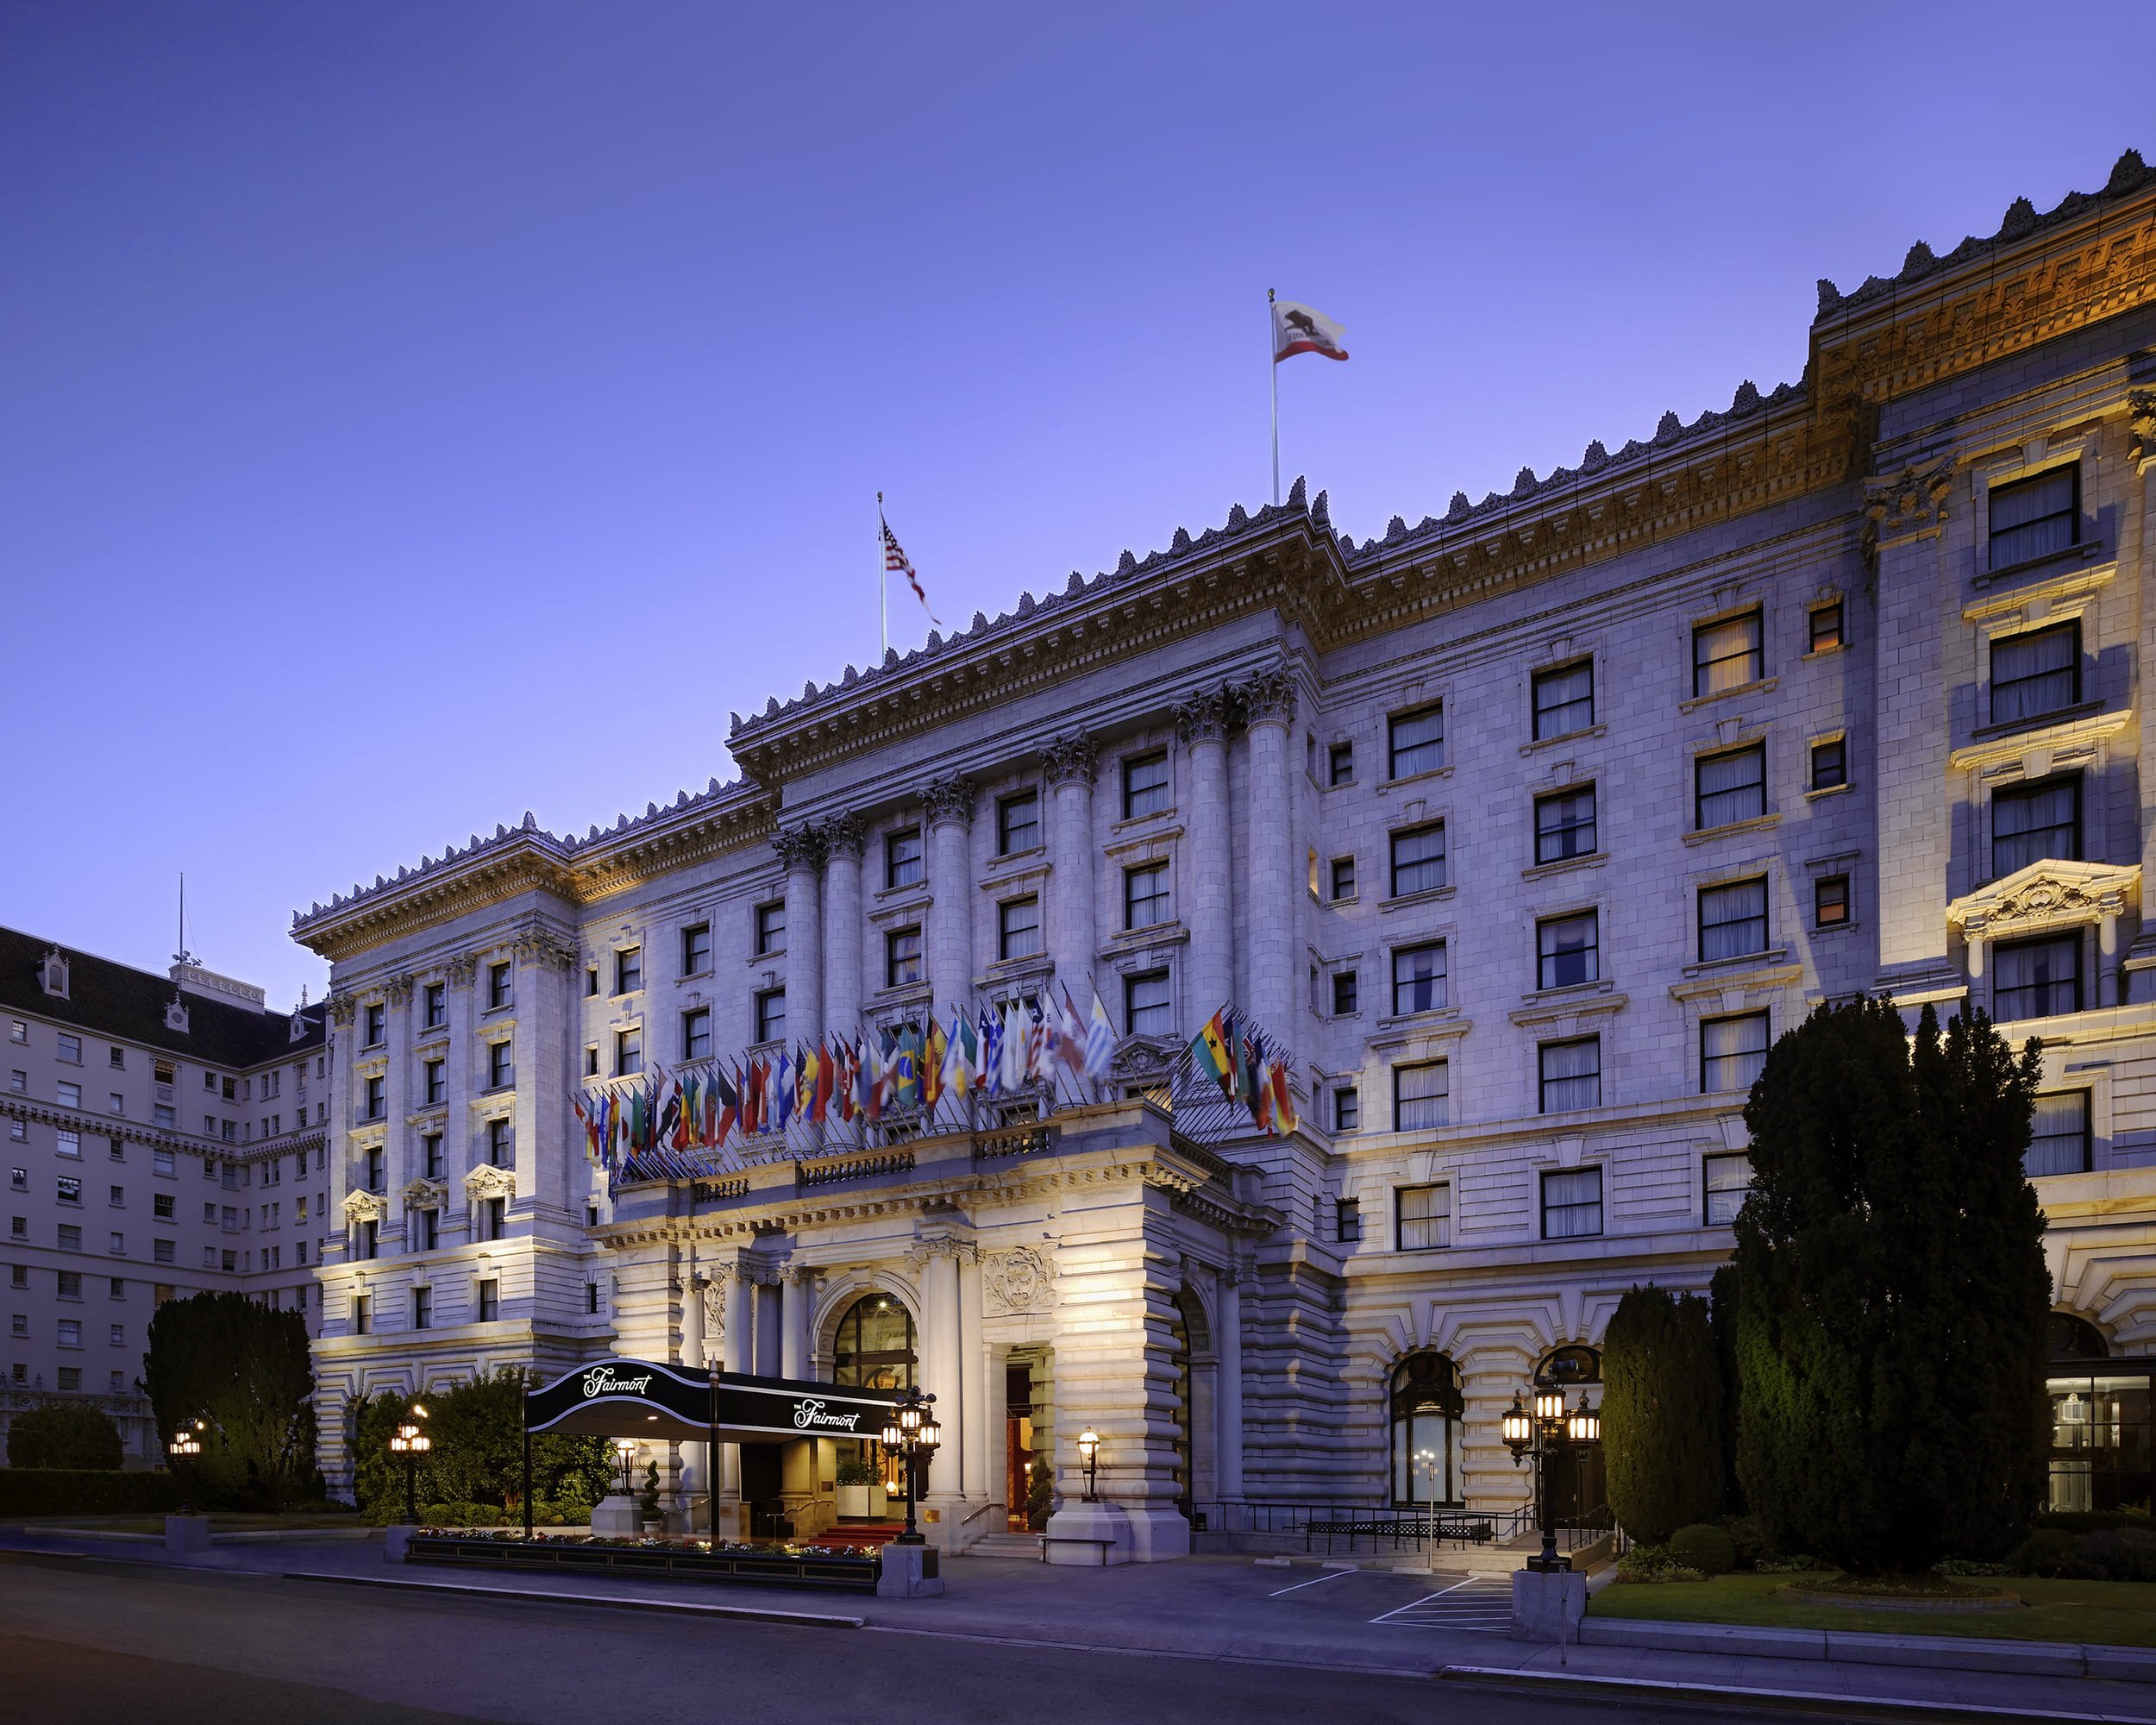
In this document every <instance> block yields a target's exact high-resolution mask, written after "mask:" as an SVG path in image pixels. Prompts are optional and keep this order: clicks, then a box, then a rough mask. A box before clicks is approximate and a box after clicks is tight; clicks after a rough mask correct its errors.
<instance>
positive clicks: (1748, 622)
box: [1692, 611, 1765, 698]
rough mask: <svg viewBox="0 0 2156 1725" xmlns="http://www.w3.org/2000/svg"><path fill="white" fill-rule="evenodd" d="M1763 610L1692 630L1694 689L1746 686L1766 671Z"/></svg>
mask: <svg viewBox="0 0 2156 1725" xmlns="http://www.w3.org/2000/svg"><path fill="white" fill-rule="evenodd" d="M1761 635H1762V630H1761V624H1760V617H1759V613H1758V612H1756V611H1748V612H1745V614H1744V615H1743V616H1742V617H1726V618H1723V619H1722V620H1721V621H1720V623H1702V624H1700V625H1699V626H1698V627H1697V628H1696V629H1695V630H1693V631H1692V693H1693V695H1694V697H1695V698H1696V697H1698V696H1700V695H1714V694H1720V693H1721V692H1722V691H1723V690H1724V689H1736V688H1742V687H1744V686H1745V684H1746V683H1756V682H1758V681H1759V680H1760V678H1761V677H1762V676H1763V675H1764V664H1765V657H1764V650H1763V648H1762V643H1761Z"/></svg>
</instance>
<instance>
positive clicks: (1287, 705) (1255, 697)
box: [1235, 664, 1296, 725]
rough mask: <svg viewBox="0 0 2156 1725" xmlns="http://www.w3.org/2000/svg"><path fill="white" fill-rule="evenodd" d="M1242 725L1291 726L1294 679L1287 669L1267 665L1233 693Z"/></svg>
mask: <svg viewBox="0 0 2156 1725" xmlns="http://www.w3.org/2000/svg"><path fill="white" fill-rule="evenodd" d="M1235 693H1236V697H1237V701H1238V705H1239V706H1241V708H1242V710H1243V722H1244V724H1279V725H1288V724H1294V721H1295V699H1296V696H1295V676H1294V672H1292V671H1290V670H1289V669H1288V667H1287V666H1286V665H1284V664H1282V665H1269V666H1267V667H1266V668H1264V669H1263V670H1262V671H1260V672H1258V673H1257V675H1255V676H1253V677H1251V678H1250V680H1249V681H1247V682H1244V683H1243V684H1242V685H1241V686H1239V687H1238V688H1237V689H1236V691H1235Z"/></svg>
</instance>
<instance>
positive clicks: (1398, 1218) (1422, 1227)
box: [1393, 1182, 1452, 1251]
mask: <svg viewBox="0 0 2156 1725" xmlns="http://www.w3.org/2000/svg"><path fill="white" fill-rule="evenodd" d="M1393 1226H1394V1231H1395V1240H1396V1242H1397V1246H1396V1249H1397V1250H1399V1251H1438V1250H1440V1249H1441V1248H1443V1247H1445V1246H1449V1245H1451V1244H1452V1188H1451V1185H1450V1184H1449V1183H1447V1182H1438V1184H1436V1185H1433V1186H1396V1187H1395V1188H1394V1189H1393Z"/></svg>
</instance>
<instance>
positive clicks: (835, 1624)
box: [278, 1569, 868, 1629]
mask: <svg viewBox="0 0 2156 1725" xmlns="http://www.w3.org/2000/svg"><path fill="white" fill-rule="evenodd" d="M278 1578H279V1580H281V1581H327V1582H334V1583H335V1584H338V1585H340V1586H343V1587H386V1588H392V1589H395V1590H398V1591H400V1592H405V1593H437V1594H439V1593H449V1594H455V1595H458V1596H461V1597H464V1598H467V1599H514V1600H517V1601H520V1602H522V1603H526V1604H532V1603H536V1604H541V1605H603V1606H607V1607H611V1609H614V1610H617V1611H661V1612H666V1613H668V1614H671V1615H676V1616H686V1617H730V1618H736V1619H743V1620H746V1621H748V1622H753V1623H791V1624H793V1625H794V1626H795V1627H796V1628H807V1629H861V1628H867V1627H868V1619H867V1618H865V1617H847V1616H842V1615H839V1614H838V1613H837V1612H824V1611H787V1610H782V1609H778V1608H776V1607H772V1606H761V1605H706V1604H701V1603H695V1602H693V1601H689V1600H682V1599H631V1598H625V1597H623V1596H619V1595H616V1594H608V1593H549V1592H548V1591H547V1590H544V1589H542V1588H536V1587H475V1586H466V1585H461V1584H458V1583H455V1582H444V1581H402V1580H399V1579H397V1578H394V1577H392V1576H385V1575H380V1576H378V1575H338V1574H335V1572H333V1571H325V1570H296V1569H288V1570H284V1571H280V1572H279V1577H278Z"/></svg>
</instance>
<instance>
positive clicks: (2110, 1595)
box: [1587, 1570, 2156, 1647]
mask: <svg viewBox="0 0 2156 1725" xmlns="http://www.w3.org/2000/svg"><path fill="white" fill-rule="evenodd" d="M1832 1573H1833V1571H1826V1570H1819V1571H1806V1572H1804V1573H1802V1574H1797V1575H1720V1576H1716V1577H1714V1578H1712V1579H1711V1580H1708V1581H1669V1582H1644V1583H1643V1582H1620V1583H1618V1584H1614V1585H1613V1586H1609V1587H1606V1588H1604V1589H1602V1590H1601V1592H1599V1593H1597V1594H1596V1595H1595V1596H1594V1597H1593V1598H1592V1599H1590V1600H1589V1602H1588V1606H1587V1609H1588V1615H1589V1616H1594V1617H1630V1618H1635V1619H1639V1620H1642V1621H1649V1622H1658V1623H1741V1624H1745V1625H1747V1626H1750V1627H1752V1628H1761V1629H1841V1630H1850V1631H1856V1632H1858V1633H1863V1634H1879V1635H1963V1636H1969V1637H1973V1638H1976V1639H1978V1640H2012V1641H2088V1642H2093V1643H2096V1644H2098V1645H2100V1646H2104V1647H2156V1583H2150V1582H2140V1581H2046V1580H2044V1579H2041V1578H2038V1577H2034V1576H2006V1577H2002V1578H2000V1579H1999V1581H1998V1583H1997V1584H1998V1585H1999V1586H2002V1587H2005V1588H2008V1589H2010V1590H2012V1591H2014V1592H2015V1593H2018V1594H2020V1595H2021V1598H2022V1600H2023V1601H2024V1602H2025V1603H2024V1605H2023V1608H2022V1609H2020V1610H2018V1611H1877V1610H1866V1609H1864V1608H1863V1607H1862V1606H1850V1605H1814V1604H1811V1603H1805V1602H1799V1601H1796V1600H1789V1599H1783V1598H1778V1597H1777V1596H1776V1594H1775V1589H1776V1588H1777V1587H1779V1586H1781V1585H1782V1584H1783V1583H1784V1582H1796V1583H1797V1584H1800V1585H1802V1584H1804V1583H1806V1582H1810V1583H1812V1584H1818V1583H1820V1582H1822V1581H1825V1580H1826V1579H1827V1578H1828V1577H1829V1576H1830V1575H1831V1574H1832Z"/></svg>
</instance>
